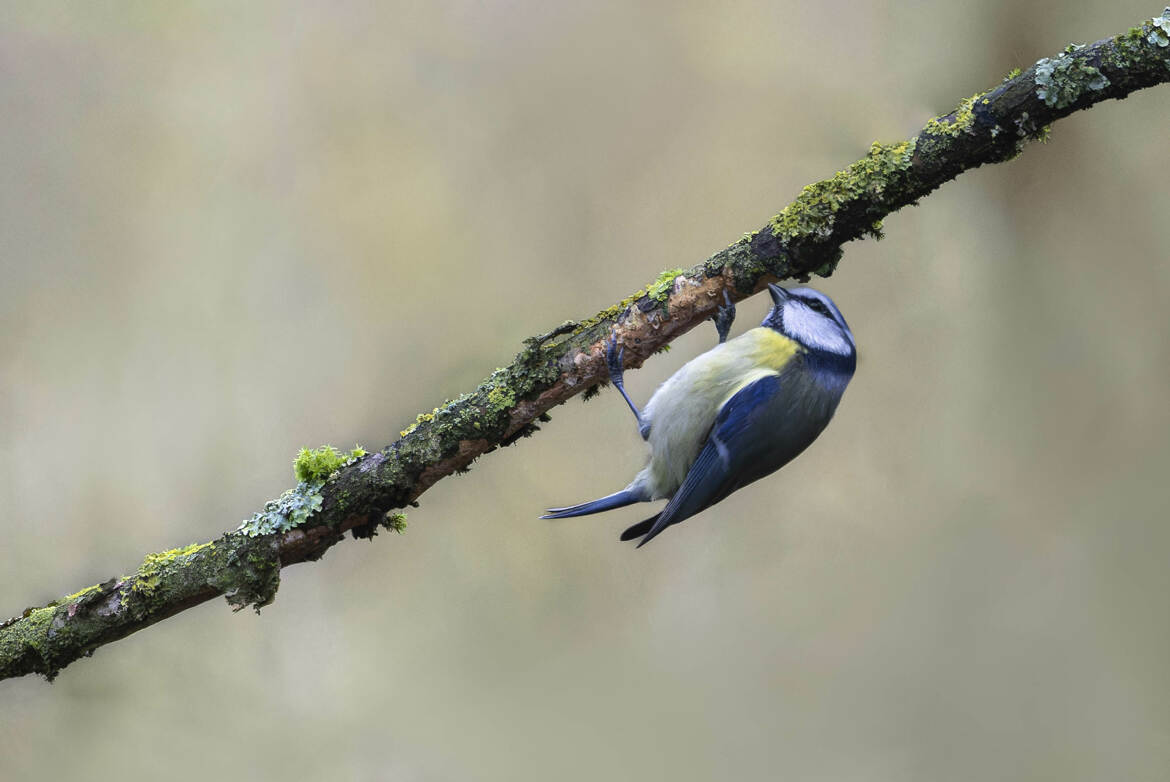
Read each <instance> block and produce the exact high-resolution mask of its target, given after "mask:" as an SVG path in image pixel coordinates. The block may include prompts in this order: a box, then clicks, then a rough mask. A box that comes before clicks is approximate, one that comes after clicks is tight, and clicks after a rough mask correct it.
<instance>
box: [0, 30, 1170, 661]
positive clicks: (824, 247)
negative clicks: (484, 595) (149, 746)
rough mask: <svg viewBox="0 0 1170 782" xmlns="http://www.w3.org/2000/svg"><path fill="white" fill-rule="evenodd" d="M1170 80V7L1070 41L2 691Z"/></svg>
mask: <svg viewBox="0 0 1170 782" xmlns="http://www.w3.org/2000/svg"><path fill="white" fill-rule="evenodd" d="M1167 81H1170V8H1168V9H1167V10H1166V11H1165V12H1164V13H1163V15H1162V16H1160V17H1157V18H1155V19H1152V20H1149V21H1147V22H1146V23H1145V24H1143V25H1142V26H1141V27H1137V28H1134V29H1132V30H1130V31H1129V32H1127V33H1123V34H1122V35H1118V36H1115V37H1113V38H1109V39H1106V40H1102V41H1098V42H1097V43H1094V44H1092V45H1090V46H1076V45H1074V46H1070V47H1068V48H1067V49H1066V50H1065V51H1064V52H1062V53H1060V54H1058V55H1056V56H1055V57H1052V58H1046V59H1043V60H1040V61H1039V62H1038V63H1036V64H1035V65H1033V66H1032V67H1031V68H1029V69H1028V70H1027V71H1025V72H1023V73H1018V72H1017V73H1013V74H1011V75H1009V77H1008V78H1007V79H1005V80H1004V81H1003V83H1002V84H1000V85H998V86H996V87H994V88H992V89H991V90H989V91H987V92H985V93H980V94H978V95H974V96H972V97H970V98H968V99H966V100H964V101H962V102H961V103H960V104H959V106H958V107H957V108H956V109H955V110H954V111H952V112H950V113H949V114H947V115H945V116H942V117H938V118H936V119H933V120H931V121H930V122H928V123H927V124H926V127H925V128H923V130H922V131H921V132H920V133H919V134H918V135H917V136H916V137H914V138H912V139H909V140H907V141H903V142H901V143H898V144H889V145H883V144H877V143H875V144H874V145H873V146H872V147H871V148H870V150H869V153H868V154H867V155H866V156H865V157H863V158H862V159H861V160H859V161H857V162H856V163H854V164H853V165H851V166H849V167H848V168H847V169H845V170H844V171H840V172H838V173H837V174H836V175H835V176H833V177H832V178H830V179H826V180H823V181H821V182H817V183H815V184H812V185H809V186H808V187H806V188H804V190H803V191H802V192H801V194H800V195H799V196H798V197H797V199H796V200H795V201H793V202H792V203H791V204H790V205H788V206H787V207H786V208H785V209H784V210H783V211H782V212H780V213H779V214H778V215H776V216H775V217H774V218H772V220H771V221H769V223H768V224H767V225H766V226H764V227H763V228H762V229H761V230H759V231H756V232H754V233H749V234H745V235H744V236H743V237H742V238H741V239H740V240H739V241H737V242H736V243H735V244H733V245H731V246H730V247H728V248H727V249H725V250H722V251H720V252H718V253H716V254H715V255H713V256H712V257H711V258H709V259H708V260H706V261H705V262H703V263H701V264H699V265H698V266H695V267H693V268H691V269H688V270H682V269H676V270H673V271H671V272H667V273H665V274H663V275H662V276H660V277H659V278H658V280H656V281H655V282H654V283H652V284H651V285H649V286H648V287H647V288H646V289H644V290H640V291H638V292H636V293H635V294H634V295H633V296H630V297H629V298H627V299H625V300H623V301H621V302H620V303H618V304H617V305H615V306H613V307H610V308H609V309H607V310H604V311H602V312H599V313H598V314H596V315H594V316H593V317H592V318H589V319H588V320H585V321H582V322H580V323H576V322H567V323H565V324H563V325H562V326H560V327H558V328H556V329H553V330H552V331H550V332H549V333H547V334H544V335H541V336H539V337H533V338H531V339H528V340H525V347H524V349H523V350H522V351H521V352H520V353H519V354H518V355H517V356H516V360H515V361H514V362H513V363H512V364H511V365H510V366H508V367H506V368H504V369H501V370H497V371H496V372H495V373H493V374H492V375H491V377H489V378H488V379H487V380H485V381H484V382H483V383H482V384H480V386H479V387H478V388H476V389H475V390H474V391H472V392H471V393H469V394H466V395H464V396H462V397H460V398H459V399H457V400H455V401H454V402H449V403H447V404H446V405H444V406H443V407H440V408H435V409H434V410H433V411H432V412H430V413H426V414H424V415H421V416H419V417H418V421H417V422H416V423H415V424H414V425H412V426H411V427H410V429H408V430H407V431H405V432H402V434H401V438H400V439H399V440H398V441H397V442H395V443H393V444H392V445H389V446H387V447H386V448H383V449H382V450H381V451H379V452H377V453H370V454H366V453H364V452H360V451H355V452H353V453H351V454H350V455H349V456H348V458H347V457H346V456H344V455H342V454H338V453H337V452H336V451H333V450H332V449H325V450H321V451H317V452H302V454H301V458H300V459H298V462H297V473H298V478H299V479H300V483H299V484H298V485H297V487H296V488H295V489H292V490H290V491H288V492H286V493H285V494H284V495H282V497H281V498H279V499H278V500H274V501H273V502H270V503H268V504H267V505H266V506H265V508H264V510H263V511H261V512H260V513H257V514H256V516H255V517H253V518H252V519H251V520H250V521H247V522H245V523H244V524H243V525H241V527H240V528H239V529H237V530H234V531H232V532H228V533H226V534H224V535H223V536H221V537H220V538H218V539H216V540H214V541H211V542H208V543H202V544H196V545H191V546H187V547H186V548H182V549H174V550H171V551H167V552H162V553H159V554H151V555H149V556H147V557H146V559H145V560H144V561H143V563H142V565H141V566H140V567H139V568H138V570H137V571H136V572H134V573H133V574H131V575H125V576H121V577H119V578H113V579H110V580H109V581H106V582H104V583H102V584H97V585H94V586H91V587H89V588H87V589H83V590H81V591H80V592H77V593H75V594H72V595H69V596H67V597H63V598H61V599H60V600H56V601H54V602H52V603H50V604H49V605H47V606H44V607H41V608H30V609H27V610H26V611H25V612H24V613H23V614H22V615H21V616H19V617H15V618H13V619H10V620H8V621H7V622H4V623H2V624H0V679H2V678H9V677H15V676H22V675H24V674H27V673H33V672H36V673H40V674H43V675H44V676H46V677H47V678H49V679H52V678H53V677H54V676H55V675H56V674H57V672H58V671H60V670H61V669H62V668H64V667H65V666H66V665H68V664H69V663H71V662H73V661H74V660H76V659H78V658H79V657H82V656H87V655H89V654H92V652H93V651H94V650H95V649H97V648H98V647H99V646H102V645H104V644H107V643H110V642H111V641H116V640H118V639H119V638H124V637H125V636H127V635H129V634H130V633H133V632H135V631H136V630H140V629H142V628H143V627H147V626H149V625H151V624H154V623H155V622H158V621H160V620H162V619H165V618H167V617H168V616H172V615H173V614H176V613H178V612H180V611H183V610H184V609H187V608H190V607H191V606H194V605H197V604H199V603H202V602H204V601H205V600H209V599H211V598H213V597H216V596H217V595H225V596H226V597H227V600H228V602H229V603H230V604H231V605H232V606H233V607H234V608H236V609H240V608H243V607H245V606H248V605H252V606H254V607H255V608H256V609H257V610H259V608H260V606H263V605H266V604H268V603H270V602H271V601H272V600H273V598H274V597H275V594H276V590H277V587H278V586H279V581H280V569H281V568H282V567H284V566H286V565H291V564H293V563H295V562H303V561H306V560H315V559H318V558H320V557H321V556H322V555H323V554H324V553H325V551H326V550H328V549H329V548H330V547H331V546H332V545H333V544H335V543H337V542H338V541H340V540H341V539H342V537H343V533H345V532H346V531H350V532H351V533H352V534H353V535H354V537H371V536H373V535H374V534H375V533H376V532H377V530H378V528H379V527H380V526H381V527H388V528H394V529H401V525H402V518H403V517H402V516H401V515H399V514H394V513H393V511H394V510H395V509H400V508H405V507H407V506H409V505H412V504H414V503H415V501H416V500H417V499H418V497H419V496H420V495H421V494H422V493H423V492H425V491H426V490H427V489H428V488H430V487H431V486H432V485H434V483H435V482H436V481H438V480H440V479H442V478H444V477H446V476H448V475H450V474H451V473H453V472H458V471H463V470H466V469H467V468H468V466H469V465H470V464H471V462H472V461H473V460H475V459H476V458H477V457H478V456H480V455H482V454H485V453H488V452H490V451H492V450H494V449H495V448H497V447H499V446H502V445H510V444H511V443H513V442H514V441H516V440H517V439H518V438H520V437H526V436H528V435H530V434H532V433H533V432H535V431H536V430H537V422H539V421H543V420H547V417H546V415H545V413H546V412H547V411H548V410H549V409H551V408H552V407H554V406H555V405H558V404H561V403H562V402H564V401H566V400H567V399H569V398H570V397H572V396H574V395H576V394H579V393H581V392H582V391H596V390H597V389H598V387H599V385H600V384H601V383H603V382H604V381H605V380H606V379H607V377H608V375H607V371H606V363H605V359H604V343H605V340H606V339H607V338H608V337H609V335H610V334H611V333H616V335H617V337H618V339H619V340H620V341H621V342H622V344H623V345H624V346H625V348H626V351H625V355H626V363H627V364H629V365H630V366H635V367H636V366H641V364H642V362H643V361H644V360H645V359H646V358H647V357H648V356H650V355H651V354H652V353H654V352H655V351H657V350H659V349H660V348H662V347H663V346H665V345H667V344H668V343H669V342H670V341H671V340H672V339H674V338H675V337H677V336H678V335H680V334H682V333H684V332H686V331H688V330H690V329H691V328H694V327H695V326H696V325H698V324H699V323H701V322H702V321H704V320H706V319H707V318H709V317H710V316H711V315H712V314H714V312H715V310H716V308H717V306H718V303H719V302H720V301H721V300H722V292H723V291H724V290H726V291H727V292H728V293H729V294H730V295H731V296H732V298H733V299H735V300H740V299H743V298H745V297H747V296H749V295H751V294H752V293H754V292H755V291H758V290H760V289H761V288H762V287H763V286H764V284H765V283H767V282H769V281H772V280H776V279H784V278H790V277H795V278H802V279H807V277H808V276H809V275H810V274H818V275H822V276H828V275H829V274H831V273H832V272H833V270H834V268H835V267H836V264H837V262H838V260H839V259H840V257H841V253H842V249H841V248H842V245H843V244H844V243H845V242H848V241H851V240H853V239H858V238H861V237H863V236H866V235H869V236H875V237H878V238H880V236H881V221H882V219H883V218H884V217H886V215H888V214H890V213H891V212H894V211H896V210H898V209H900V208H901V207H903V206H906V205H908V204H914V203H915V202H916V201H918V199H920V198H922V197H923V196H925V195H927V194H929V193H930V192H931V191H933V190H934V189H935V188H937V187H938V186H939V185H941V184H943V183H944V182H947V181H949V180H951V179H953V178H955V177H956V176H958V175H959V174H961V173H962V172H964V171H967V170H969V169H972V168H976V167H978V166H981V165H983V164H984V163H998V162H1001V161H1005V160H1010V159H1011V158H1013V157H1015V156H1016V155H1018V154H1019V153H1020V151H1021V150H1022V149H1023V147H1024V146H1025V145H1026V143H1027V142H1029V141H1030V140H1033V139H1036V138H1042V137H1043V136H1044V135H1045V134H1046V133H1047V130H1048V125H1050V124H1051V123H1052V122H1054V121H1056V120H1058V119H1060V118H1062V117H1065V116H1068V115H1069V114H1072V113H1073V112H1074V111H1080V110H1083V109H1087V108H1089V107H1090V106H1093V105H1094V104H1096V103H1099V102H1101V101H1103V100H1108V99H1110V98H1124V97H1125V96H1127V95H1129V94H1130V93H1131V92H1133V91H1134V90H1138V89H1142V88H1144V87H1150V86H1153V85H1156V84H1162V83H1165V82H1167Z"/></svg>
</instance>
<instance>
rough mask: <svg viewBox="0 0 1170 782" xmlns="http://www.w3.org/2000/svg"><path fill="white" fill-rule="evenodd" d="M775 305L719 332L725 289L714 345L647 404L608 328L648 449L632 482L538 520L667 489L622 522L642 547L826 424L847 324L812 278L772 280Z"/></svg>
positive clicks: (612, 363)
mask: <svg viewBox="0 0 1170 782" xmlns="http://www.w3.org/2000/svg"><path fill="white" fill-rule="evenodd" d="M768 290H769V292H770V293H771V294H772V300H773V307H772V309H771V310H770V311H769V313H768V317H766V318H764V321H763V323H762V324H760V326H759V327H758V328H754V329H751V330H749V331H747V332H745V333H744V334H742V335H740V336H738V337H736V338H735V339H730V340H729V339H727V332H728V330H729V329H730V328H731V323H732V320H733V319H734V317H735V309H734V306H733V305H732V303H731V300H730V299H728V298H727V296H726V293H724V298H725V301H726V304H725V305H724V306H723V307H721V308H720V310H719V314H718V315H716V317H715V325H716V328H717V330H718V332H719V344H718V345H716V346H715V347H713V348H712V349H711V350H708V351H707V352H706V353H704V354H702V355H701V356H698V357H697V358H695V359H693V360H691V361H689V362H688V363H687V364H686V365H684V366H683V367H682V369H680V370H678V371H677V372H675V373H674V375H672V376H671V377H670V379H668V380H667V381H666V382H665V383H663V384H662V385H661V386H659V387H658V390H657V391H655V392H654V395H653V396H652V397H650V401H649V402H648V403H647V404H646V408H645V410H643V411H641V412H639V411H638V408H637V407H636V406H635V405H634V403H633V401H632V400H631V399H630V396H629V394H627V393H626V390H625V386H624V384H623V383H622V351H618V350H617V349H616V343H615V341H614V339H613V338H611V339H610V344H609V350H608V353H607V357H608V361H609V372H610V379H611V381H612V382H613V384H614V386H615V387H616V388H617V389H618V391H620V392H621V395H622V397H623V398H624V399H625V400H626V404H628V405H629V406H630V409H631V410H633V412H634V416H635V418H637V421H638V431H639V433H640V434H641V435H642V439H644V440H646V442H647V443H649V445H650V458H649V460H648V462H647V464H646V467H645V468H644V469H643V470H642V471H641V472H640V473H638V475H637V477H635V478H634V480H633V481H631V482H630V485H629V486H627V487H626V488H624V489H622V490H621V491H619V492H617V493H615V494H611V495H609V496H608V497H602V498H601V499H599V500H594V501H592V502H586V503H582V504H580V505H573V506H570V507H565V508H551V509H550V510H549V511H548V513H547V514H546V515H545V516H542V517H541V518H545V519H560V518H565V517H568V516H584V515H586V514H589V513H598V512H600V511H605V510H610V509H612V508H621V507H624V506H626V505H630V504H632V503H635V502H651V501H653V500H660V499H666V500H669V502H667V503H666V507H665V508H663V509H662V512H660V513H658V514H656V515H654V516H652V517H650V518H648V519H646V520H645V521H643V522H640V523H638V524H635V525H634V526H632V527H630V528H629V529H627V530H626V531H625V532H623V533H622V536H621V539H622V540H632V539H633V538H638V537H641V538H642V540H641V542H640V543H638V546H639V547H641V546H644V545H645V544H646V543H648V542H649V541H650V540H651V539H653V538H654V537H656V536H657V535H658V534H659V533H661V532H662V531H663V530H664V529H666V528H667V527H669V526H670V525H672V524H678V523H679V522H680V521H683V520H684V519H688V518H690V517H691V516H693V515H695V514H696V513H698V512H700V511H702V510H705V509H706V508H709V507H711V506H712V505H714V504H715V503H717V502H719V501H720V500H722V499H723V498H724V497H726V496H727V495H729V494H731V493H732V492H733V491H735V490H736V489H739V488H742V487H744V486H747V485H748V484H749V483H751V482H752V481H755V480H758V479H759V478H763V477H764V476H765V475H769V474H771V473H773V472H775V471H776V470H778V469H780V468H781V467H783V466H784V465H785V464H787V463H788V462H790V461H791V460H792V459H794V458H796V456H797V455H799V454H800V452H801V451H803V450H804V449H805V448H807V447H808V446H809V444H810V443H812V441H813V440H815V439H816V438H817V435H819V434H820V433H821V432H822V431H823V430H824V428H825V427H826V426H827V425H828V423H829V419H831V418H832V417H833V413H834V412H835V411H836V409H837V403H838V402H840V401H841V395H842V394H843V393H844V392H845V386H847V385H848V384H849V380H850V378H852V377H853V370H854V368H855V367H856V366H857V348H856V345H855V344H854V341H853V333H852V332H851V331H850V330H849V326H848V325H847V324H846V323H845V318H844V317H842V316H841V311H840V310H838V309H837V307H836V305H835V304H833V302H832V300H831V299H830V298H829V297H828V296H826V295H825V294H823V293H820V292H819V291H815V290H813V289H812V288H791V289H785V288H781V287H780V286H778V285H769V286H768Z"/></svg>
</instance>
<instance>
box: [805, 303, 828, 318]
mask: <svg viewBox="0 0 1170 782" xmlns="http://www.w3.org/2000/svg"><path fill="white" fill-rule="evenodd" d="M805 304H807V305H808V308H809V309H810V310H812V311H813V312H819V313H820V314H822V315H824V316H825V317H826V318H828V317H831V316H830V315H829V308H828V307H826V306H825V305H824V302H822V301H820V300H819V299H808V300H806V301H805Z"/></svg>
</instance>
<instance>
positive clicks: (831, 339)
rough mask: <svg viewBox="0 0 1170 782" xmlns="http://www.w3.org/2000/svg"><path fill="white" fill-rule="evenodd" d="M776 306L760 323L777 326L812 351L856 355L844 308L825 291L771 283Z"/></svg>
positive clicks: (787, 335)
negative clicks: (786, 286)
mask: <svg viewBox="0 0 1170 782" xmlns="http://www.w3.org/2000/svg"><path fill="white" fill-rule="evenodd" d="M768 292H769V293H771V294H772V301H773V302H774V305H773V307H772V310H771V312H769V313H768V317H766V318H764V322H763V323H762V324H760V325H762V326H767V327H768V328H772V329H776V330H777V331H779V332H780V333H781V334H783V335H784V336H786V337H788V338H789V339H791V340H793V341H795V342H798V343H800V344H801V345H802V346H804V347H805V348H808V349H809V350H816V351H824V352H826V353H832V354H835V355H838V356H845V357H849V356H855V355H856V354H857V347H856V345H855V344H854V342H853V332H852V331H850V330H849V324H848V323H846V322H845V318H844V317H843V316H842V315H841V310H839V309H837V305H836V304H834V303H833V300H832V299H830V298H829V297H828V296H826V295H825V294H823V293H821V292H820V291H816V290H813V289H812V288H781V287H780V286H779V285H769V286H768Z"/></svg>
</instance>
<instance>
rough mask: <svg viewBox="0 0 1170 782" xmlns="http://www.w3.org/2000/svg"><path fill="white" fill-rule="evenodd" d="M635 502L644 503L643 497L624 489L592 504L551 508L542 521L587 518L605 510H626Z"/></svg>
mask: <svg viewBox="0 0 1170 782" xmlns="http://www.w3.org/2000/svg"><path fill="white" fill-rule="evenodd" d="M635 502H642V497H641V495H639V494H637V493H635V492H632V491H630V490H629V489H622V490H621V491H619V492H615V493H613V494H611V495H609V496H608V497H602V498H601V499H599V500H593V501H592V502H583V503H581V504H580V505H569V506H568V507H565V508H549V509H548V513H546V514H544V515H543V516H541V518H542V519H567V518H569V517H570V516H587V515H589V514H590V513H601V512H602V511H603V510H613V509H614V508H624V507H625V506H627V505H633V504H634V503H635Z"/></svg>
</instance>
